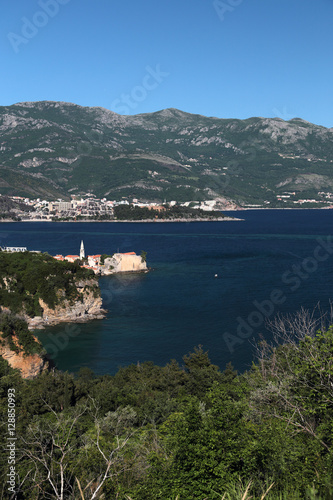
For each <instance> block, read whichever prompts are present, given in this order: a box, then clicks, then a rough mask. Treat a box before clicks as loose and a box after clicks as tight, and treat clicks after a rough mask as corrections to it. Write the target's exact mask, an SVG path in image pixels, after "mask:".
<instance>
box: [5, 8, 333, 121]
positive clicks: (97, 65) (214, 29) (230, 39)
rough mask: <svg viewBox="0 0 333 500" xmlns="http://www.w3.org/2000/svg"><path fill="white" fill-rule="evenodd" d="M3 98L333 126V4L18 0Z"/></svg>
mask: <svg viewBox="0 0 333 500" xmlns="http://www.w3.org/2000/svg"><path fill="white" fill-rule="evenodd" d="M6 4H7V5H6V7H4V6H3V11H2V16H1V20H0V33H1V38H0V48H1V52H0V54H1V56H0V57H1V63H2V70H3V71H2V78H1V82H0V90H1V92H0V96H1V99H0V105H9V104H13V103H15V102H21V101H39V100H54V101H67V102H73V103H76V104H80V105H82V106H102V107H105V108H107V109H112V110H113V111H116V112H119V113H121V114H136V113H146V112H152V111H158V110H160V109H163V108H169V107H173V108H178V109H181V110H183V111H187V112H190V113H199V114H203V115H207V116H217V117H219V118H248V117H250V116H265V117H273V116H280V117H281V118H284V119H290V118H292V117H295V116H298V117H301V118H304V119H305V120H308V121H311V122H313V123H317V124H319V125H324V126H326V127H333V117H332V109H333V97H332V96H333V88H332V82H333V64H332V48H333V30H332V28H331V26H332V20H333V0H316V1H315V0H208V1H207V0H178V1H176V0H159V1H158V2H157V1H156V0H141V1H137V0H95V1H92V0H37V1H35V0H29V2H27V1H26V0H15V1H14V2H6Z"/></svg>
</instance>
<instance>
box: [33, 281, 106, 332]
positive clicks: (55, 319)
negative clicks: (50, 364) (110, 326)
mask: <svg viewBox="0 0 333 500" xmlns="http://www.w3.org/2000/svg"><path fill="white" fill-rule="evenodd" d="M92 284H93V282H92V281H91V282H90V281H82V282H81V283H78V284H77V289H78V292H79V293H80V294H82V295H81V296H80V297H79V298H78V299H77V300H76V301H75V302H74V303H72V302H70V301H69V300H63V301H61V303H60V304H57V305H56V306H55V307H54V308H50V307H49V306H48V305H47V304H46V303H45V302H43V300H42V299H39V305H40V306H41V308H42V310H43V316H35V317H33V318H30V317H28V316H25V317H24V319H25V321H26V322H27V323H28V327H29V330H35V329H44V328H45V327H47V326H55V325H58V324H59V323H86V322H87V321H91V320H93V319H104V317H105V315H106V313H107V310H106V309H103V308H102V298H101V296H100V295H96V294H95V293H94V291H93V290H92V289H91V288H89V287H90V286H91V285H92ZM87 287H88V288H87Z"/></svg>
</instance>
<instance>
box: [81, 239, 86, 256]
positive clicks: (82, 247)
mask: <svg viewBox="0 0 333 500" xmlns="http://www.w3.org/2000/svg"><path fill="white" fill-rule="evenodd" d="M85 256H86V254H85V253H84V244H83V240H81V246H80V259H84V258H85Z"/></svg>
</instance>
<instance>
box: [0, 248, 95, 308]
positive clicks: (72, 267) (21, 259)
mask: <svg viewBox="0 0 333 500" xmlns="http://www.w3.org/2000/svg"><path fill="white" fill-rule="evenodd" d="M94 278H95V275H94V273H93V271H91V270H87V269H83V268H81V267H80V266H79V264H78V263H71V262H66V261H64V262H59V261H57V260H55V259H53V257H51V256H50V255H48V254H46V253H42V254H39V253H32V252H17V253H7V252H0V304H1V305H2V306H5V307H8V308H9V309H10V310H11V311H12V312H15V313H18V312H26V314H28V316H31V317H33V316H38V315H40V314H41V307H40V305H39V298H41V299H42V300H43V301H44V302H45V303H46V304H47V305H48V306H49V307H54V306H55V305H56V304H58V303H59V302H60V301H61V300H64V299H69V300H75V299H76V298H77V297H78V296H79V295H78V293H79V292H78V290H77V288H76V282H77V281H78V280H80V279H94ZM96 286H97V285H96Z"/></svg>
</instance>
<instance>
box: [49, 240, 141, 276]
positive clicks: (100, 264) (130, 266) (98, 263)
mask: <svg viewBox="0 0 333 500" xmlns="http://www.w3.org/2000/svg"><path fill="white" fill-rule="evenodd" d="M54 258H55V259H56V260H58V261H68V262H79V264H80V266H81V267H83V268H85V269H91V270H92V271H94V273H95V274H97V275H98V276H104V275H109V274H115V273H121V272H147V271H148V269H147V263H146V253H145V252H142V253H141V255H137V254H136V253H135V252H126V253H119V252H117V253H114V254H113V255H106V254H97V255H87V256H86V255H85V249H84V243H83V241H81V246H80V254H79V255H65V256H63V255H55V256H54Z"/></svg>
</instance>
